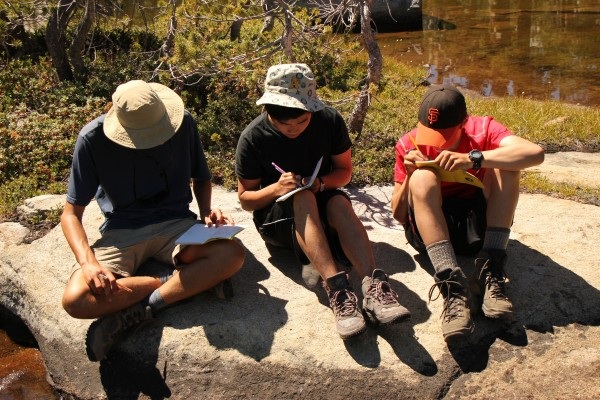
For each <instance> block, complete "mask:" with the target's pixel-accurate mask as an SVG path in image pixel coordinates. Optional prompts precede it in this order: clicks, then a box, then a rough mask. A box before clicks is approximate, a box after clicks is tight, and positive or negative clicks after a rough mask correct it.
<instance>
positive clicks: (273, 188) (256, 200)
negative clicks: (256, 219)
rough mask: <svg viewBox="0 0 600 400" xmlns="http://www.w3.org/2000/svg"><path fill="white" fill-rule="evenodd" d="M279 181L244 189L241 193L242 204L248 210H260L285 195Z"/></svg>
mask: <svg viewBox="0 0 600 400" xmlns="http://www.w3.org/2000/svg"><path fill="white" fill-rule="evenodd" d="M285 193H286V192H282V189H281V186H280V185H279V183H278V182H275V183H273V184H271V185H268V186H265V187H263V188H260V189H257V190H244V191H242V192H241V193H240V195H239V196H238V197H239V200H240V205H241V206H242V208H243V209H244V210H246V211H255V210H260V209H261V208H265V207H267V206H268V205H269V204H271V203H272V202H274V201H275V200H277V198H278V197H279V196H282V195H284V194H285Z"/></svg>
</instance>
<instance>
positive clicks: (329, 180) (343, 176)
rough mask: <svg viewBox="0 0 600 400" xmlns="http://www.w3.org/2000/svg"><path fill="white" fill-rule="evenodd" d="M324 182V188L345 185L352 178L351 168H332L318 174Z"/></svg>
mask: <svg viewBox="0 0 600 400" xmlns="http://www.w3.org/2000/svg"><path fill="white" fill-rule="evenodd" d="M320 178H321V180H322V181H323V183H324V184H325V189H336V188H341V187H344V186H346V185H347V184H348V183H350V179H351V178H352V170H349V169H346V168H334V169H333V170H331V171H330V172H329V173H327V174H325V175H321V176H320Z"/></svg>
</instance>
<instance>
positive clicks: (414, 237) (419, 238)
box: [391, 85, 544, 344]
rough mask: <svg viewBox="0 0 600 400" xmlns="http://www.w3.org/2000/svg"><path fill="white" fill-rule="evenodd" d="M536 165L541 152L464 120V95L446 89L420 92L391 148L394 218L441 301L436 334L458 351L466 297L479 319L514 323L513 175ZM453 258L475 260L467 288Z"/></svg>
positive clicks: (465, 331)
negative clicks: (428, 266) (411, 117)
mask: <svg viewBox="0 0 600 400" xmlns="http://www.w3.org/2000/svg"><path fill="white" fill-rule="evenodd" d="M424 160H433V161H435V163H436V164H438V166H439V167H441V168H443V169H445V170H447V171H458V170H463V171H467V172H469V173H471V174H473V175H475V176H476V177H477V178H479V180H481V182H483V186H484V189H480V188H479V187H477V186H474V185H469V184H464V183H455V182H443V181H441V179H440V177H439V175H438V174H436V172H435V170H434V169H432V168H417V165H416V164H415V163H416V162H417V161H424ZM543 160H544V151H543V149H542V148H541V147H540V146H538V145H536V144H534V143H532V142H530V141H528V140H525V139H523V138H520V137H518V136H515V135H513V134H512V133H511V132H510V131H509V130H508V129H507V128H506V127H505V126H503V125H502V124H500V123H498V122H496V121H495V120H494V119H493V118H492V117H489V116H485V117H480V116H469V115H468V114H467V107H466V102H465V98H464V96H463V95H462V94H461V93H460V92H459V91H458V90H457V89H456V88H455V87H454V86H452V85H441V86H434V87H431V88H430V89H429V90H428V91H427V93H426V94H425V96H424V97H423V101H422V103H421V106H420V109H419V122H418V124H417V127H416V128H415V129H413V130H412V131H410V132H409V133H407V134H405V135H404V136H402V137H401V138H400V140H399V141H398V143H397V144H396V165H395V168H394V182H395V186H394V193H393V195H392V204H391V206H392V212H393V216H394V218H395V219H396V220H398V221H399V222H400V223H402V224H403V225H404V228H405V234H406V238H407V240H408V242H409V243H410V244H411V246H413V247H414V248H415V249H416V250H418V251H419V252H423V253H425V252H426V253H427V255H428V256H429V258H430V260H431V263H432V265H433V267H434V270H435V274H434V279H435V284H434V287H437V288H438V289H439V291H440V293H441V294H442V296H443V297H444V310H443V312H442V332H443V335H444V340H445V341H446V342H447V343H448V344H455V343H456V344H462V343H464V342H465V341H466V339H468V336H469V334H470V333H472V332H473V322H472V320H471V313H470V309H469V307H468V305H469V301H470V296H471V295H475V296H477V297H478V303H477V304H478V306H481V309H482V311H483V313H484V314H485V316H486V317H489V318H495V319H500V320H502V321H504V322H509V321H511V320H512V319H513V308H512V304H511V302H510V300H509V299H508V297H507V296H506V291H505V286H504V283H505V272H504V269H505V265H506V247H507V244H508V238H509V234H510V227H511V225H512V221H513V216H514V212H515V209H516V206H517V202H518V197H519V176H520V171H521V170H523V169H525V168H528V167H532V166H534V165H538V164H540V163H541V162H542V161H543ZM456 254H464V255H474V254H476V257H475V273H474V276H473V277H472V278H471V280H470V282H469V283H470V285H468V283H467V278H466V276H465V274H464V272H463V271H462V270H461V268H460V266H459V265H458V262H457V260H456ZM434 287H432V291H433V289H434ZM432 291H431V292H430V297H431V294H432Z"/></svg>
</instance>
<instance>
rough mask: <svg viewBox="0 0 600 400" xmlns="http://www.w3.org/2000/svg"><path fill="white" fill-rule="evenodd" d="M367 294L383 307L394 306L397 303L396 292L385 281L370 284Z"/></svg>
mask: <svg viewBox="0 0 600 400" xmlns="http://www.w3.org/2000/svg"><path fill="white" fill-rule="evenodd" d="M367 294H368V295H369V296H370V297H371V298H373V299H375V300H376V301H378V302H379V303H381V304H383V305H389V304H395V303H397V302H398V299H397V295H396V292H394V290H393V289H392V288H391V287H390V284H389V283H388V282H386V281H377V282H372V283H371V285H370V286H369V290H367Z"/></svg>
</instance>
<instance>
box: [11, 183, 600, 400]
mask: <svg viewBox="0 0 600 400" xmlns="http://www.w3.org/2000/svg"><path fill="white" fill-rule="evenodd" d="M391 192H392V187H391V186H390V187H368V188H363V189H351V190H349V193H350V195H351V198H352V200H353V203H354V206H355V209H356V212H357V213H358V215H359V216H360V218H361V220H362V221H363V223H364V225H365V227H366V229H367V231H368V233H369V237H370V240H371V242H372V245H373V248H374V250H375V255H376V259H377V263H378V266H379V267H381V268H383V269H385V270H386V271H387V272H388V273H389V274H390V278H391V284H392V286H393V287H394V288H395V289H396V290H397V292H398V293H399V295H400V298H401V302H402V303H403V304H404V305H405V306H407V307H408V308H409V309H410V310H411V312H412V319H411V320H410V321H408V322H404V323H400V324H397V325H393V326H389V327H372V328H370V329H369V330H368V331H367V332H366V333H365V334H363V335H361V336H358V337H356V338H354V339H351V340H348V341H346V342H344V341H342V340H340V338H339V337H338V335H337V333H336V332H335V327H334V323H333V315H332V312H331V310H330V309H329V307H328V306H327V302H326V296H325V294H324V292H323V290H322V289H320V288H319V289H316V290H315V291H312V290H309V289H307V288H306V287H305V285H304V284H303V281H302V278H301V274H300V265H299V264H298V262H297V261H296V260H295V258H294V257H293V256H292V254H290V253H289V252H287V251H283V250H281V249H267V247H266V246H265V245H264V243H263V241H262V240H261V239H260V237H259V235H258V234H257V232H256V230H255V228H254V226H253V223H252V218H251V214H250V213H248V212H245V211H243V210H241V208H240V206H239V203H238V201H237V195H236V193H233V192H226V191H225V190H223V189H222V188H219V187H215V189H214V200H213V205H214V206H220V207H221V208H222V209H224V210H226V211H227V212H229V213H230V214H232V215H233V216H234V218H235V219H236V222H237V223H238V224H240V225H245V226H246V227H247V229H245V230H244V231H243V232H241V233H240V234H239V235H238V236H237V238H238V239H239V240H241V242H242V243H243V245H244V246H245V248H246V252H247V253H246V263H245V265H244V267H243V268H242V270H241V271H240V273H238V274H237V275H236V276H235V277H234V278H233V285H234V291H235V296H234V297H233V298H232V299H231V300H227V301H223V300H219V299H217V298H216V297H214V296H212V295H211V294H208V293H205V294H200V295H198V296H196V297H194V298H192V299H190V300H189V301H187V302H184V303H182V304H179V305H178V306H176V307H172V308H170V309H168V310H166V311H165V312H163V313H162V314H161V315H160V316H159V318H157V319H156V320H155V321H153V322H152V323H151V324H149V325H145V326H143V327H142V328H140V329H139V330H137V331H135V332H133V333H132V334H131V335H130V336H129V337H128V338H127V339H126V340H125V341H124V342H122V343H121V344H120V345H118V346H117V347H116V348H115V349H114V351H113V352H112V353H111V354H110V357H109V358H108V359H106V360H105V361H102V362H100V363H92V362H90V361H88V360H87V357H86V355H85V349H84V339H85V334H86V330H87V328H88V326H89V325H90V323H91V322H92V321H91V320H75V319H72V318H71V317H69V316H68V315H67V314H66V313H65V312H64V311H63V309H62V307H61V304H60V301H61V296H62V291H63V288H64V285H65V282H66V280H67V279H68V276H69V271H70V270H71V268H72V265H73V263H74V258H73V255H72V254H71V251H70V249H69V247H68V245H67V243H66V240H65V239H64V237H63V234H62V232H61V229H60V227H56V228H55V229H53V230H52V231H50V232H49V233H48V234H47V235H46V236H44V237H43V238H41V239H38V240H35V241H34V242H32V243H31V244H22V243H21V244H18V243H6V242H2V240H5V239H3V238H5V236H2V235H0V249H2V251H1V253H0V304H2V305H3V306H4V307H6V308H7V309H9V310H10V311H11V312H12V313H14V314H15V315H17V316H18V317H20V318H21V319H22V320H23V321H24V322H25V323H26V325H27V326H28V327H29V329H30V331H31V332H32V333H33V335H34V336H35V338H36V340H37V342H38V344H39V347H40V350H41V352H42V355H43V357H44V360H45V363H46V367H47V370H48V379H49V381H50V382H51V384H52V385H53V386H54V387H55V388H56V389H58V390H59V391H60V392H61V393H62V394H63V395H65V397H66V398H69V397H76V398H81V399H102V398H109V399H110V398H114V399H116V398H119V399H121V398H125V399H135V398H152V399H159V398H171V399H188V398H211V399H234V398H235V399H237V398H261V399H281V398H290V399H313V398H314V399H317V398H329V399H341V398H355V399H360V398H369V399H390V398H418V399H432V398H464V397H468V398H475V399H478V398H480V399H488V398H491V397H492V396H493V397H496V396H500V394H501V395H502V397H504V398H531V399H541V398H582V399H583V398H600V374H598V371H599V368H600V328H599V327H598V324H599V322H600V292H599V288H600V274H599V273H598V267H599V265H598V249H597V246H598V244H599V243H600V208H599V207H597V206H592V205H584V204H579V203H575V202H572V201H567V200H559V199H555V198H551V197H547V196H543V195H526V194H524V195H522V196H521V199H520V203H519V206H518V209H517V213H516V216H515V223H514V227H513V230H512V234H511V240H510V242H509V266H508V274H509V276H510V278H511V285H510V289H509V293H510V295H511V298H512V299H513V302H514V304H515V308H516V316H517V320H516V322H515V323H514V324H513V325H512V326H511V327H510V328H509V329H502V328H501V327H500V326H498V325H497V324H495V323H494V322H493V321H489V320H486V319H485V318H483V317H482V316H480V315H478V316H476V317H475V323H476V334H475V337H476V342H475V344H474V345H473V346H471V347H469V348H468V349H466V350H463V351H452V352H451V351H450V350H449V349H448V348H447V346H446V345H445V343H444V341H443V339H442V334H441V325H440V318H439V317H440V314H441V311H442V302H441V300H437V301H431V302H429V301H428V292H429V288H430V287H431V285H432V283H433V278H432V276H431V274H432V268H431V265H430V264H429V263H428V261H427V259H426V258H425V257H422V256H419V255H417V254H415V251H414V250H413V249H412V248H411V247H410V246H409V245H408V244H407V243H406V240H405V239H404V233H403V231H402V228H401V226H399V225H398V224H397V223H396V222H395V221H393V220H392V218H391V211H390V209H389V202H390V196H391ZM101 221H102V217H101V214H100V212H99V210H98V208H97V207H96V206H95V205H94V204H92V205H91V206H90V207H89V208H88V209H87V210H86V213H85V216H84V223H85V226H86V229H87V232H88V234H89V235H90V236H91V237H90V239H91V240H93V239H95V238H96V237H98V231H97V227H98V226H99V225H100V223H101ZM11 229H14V226H11ZM460 261H461V263H464V266H465V269H466V270H467V271H469V270H470V269H471V267H470V264H471V262H470V260H469V259H461V260H460ZM355 284H356V289H357V290H358V281H356V280H355Z"/></svg>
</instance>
